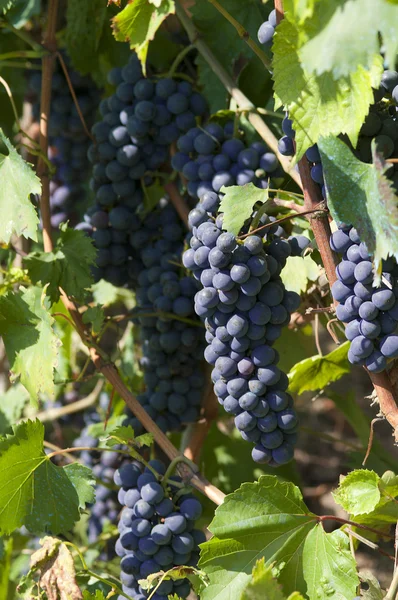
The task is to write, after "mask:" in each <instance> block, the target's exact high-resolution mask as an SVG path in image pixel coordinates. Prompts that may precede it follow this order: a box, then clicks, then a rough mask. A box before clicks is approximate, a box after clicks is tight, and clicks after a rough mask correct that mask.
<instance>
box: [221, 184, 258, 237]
mask: <svg viewBox="0 0 398 600" xmlns="http://www.w3.org/2000/svg"><path fill="white" fill-rule="evenodd" d="M220 191H221V192H222V193H223V194H224V197H223V199H222V200H221V204H220V212H223V213H224V219H223V228H224V229H226V230H227V231H230V232H231V233H233V234H234V235H238V233H239V232H240V230H241V229H242V227H243V225H244V223H245V222H246V221H247V219H249V218H250V216H251V214H252V212H253V206H254V205H255V204H256V202H261V203H262V204H264V203H265V202H266V201H267V200H268V190H260V189H259V188H257V187H256V186H255V185H253V183H246V184H245V185H231V186H228V187H225V186H223V187H222V188H221V190H220Z"/></svg>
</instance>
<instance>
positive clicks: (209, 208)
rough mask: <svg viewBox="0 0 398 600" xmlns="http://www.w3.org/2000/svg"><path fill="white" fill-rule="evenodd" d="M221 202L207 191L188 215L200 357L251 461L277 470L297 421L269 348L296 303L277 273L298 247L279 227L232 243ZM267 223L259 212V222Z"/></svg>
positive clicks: (289, 452)
mask: <svg viewBox="0 0 398 600" xmlns="http://www.w3.org/2000/svg"><path fill="white" fill-rule="evenodd" d="M219 205H220V197H219V195H217V194H216V193H215V192H207V193H205V194H204V196H203V197H202V199H201V201H200V202H199V204H198V205H197V207H196V208H195V209H194V210H192V211H191V213H190V215H189V222H190V225H191V227H192V233H193V235H192V238H191V242H190V245H191V248H190V249H189V250H187V251H186V252H185V253H184V256H183V262H184V265H185V266H186V267H187V268H188V269H190V270H192V273H193V275H194V277H195V278H196V279H198V280H200V282H201V284H202V286H203V289H202V290H201V291H199V292H198V293H197V294H196V296H195V311H196V313H197V314H198V315H199V316H200V317H201V318H202V319H203V320H204V323H205V326H206V341H207V344H208V345H207V348H206V350H205V359H206V361H207V362H208V363H209V364H211V365H213V367H214V369H213V371H212V380H213V383H214V391H215V394H216V396H217V398H218V401H219V403H220V404H221V405H222V406H223V407H224V410H225V411H226V412H227V413H229V414H231V415H234V417H235V425H236V427H237V428H238V429H239V431H240V433H241V435H242V437H243V439H245V440H247V441H249V442H252V443H254V444H256V445H255V447H254V449H253V452H252V456H253V459H254V460H255V461H256V462H260V463H261V462H263V463H269V464H271V465H273V466H277V465H280V464H284V463H286V462H288V461H289V460H291V458H292V457H293V447H294V443H295V441H296V437H297V434H296V431H297V425H298V421H297V416H296V414H295V412H294V409H293V400H292V398H291V396H290V395H289V394H288V393H287V392H286V390H287V388H288V378H287V376H286V374H285V373H283V372H282V371H281V370H280V369H279V368H278V366H277V363H278V360H279V358H278V353H277V352H276V351H275V350H274V349H273V348H272V345H273V343H274V342H275V341H276V340H277V339H278V337H279V336H280V335H281V332H282V327H284V326H286V325H287V324H288V323H289V320H290V313H291V312H293V311H294V310H296V309H297V307H298V305H299V303H300V298H299V296H298V295H297V294H296V293H295V292H288V291H286V290H285V288H284V285H283V283H282V281H281V279H280V272H281V269H282V268H283V266H284V265H285V263H286V258H287V257H288V256H289V255H290V254H292V247H293V248H294V250H293V253H296V254H300V253H301V248H300V247H299V243H298V242H297V240H296V241H295V242H294V243H293V242H292V246H291V244H290V242H289V241H287V240H284V239H281V238H280V237H279V236H280V235H281V234H283V233H284V232H283V230H282V228H281V227H280V226H278V225H277V224H275V225H272V226H271V227H270V228H268V229H267V233H266V234H265V235H264V234H261V233H259V234H253V235H246V236H245V237H244V241H243V242H242V241H238V240H237V239H236V238H235V236H234V235H233V234H232V233H228V232H225V231H223V215H222V213H220V212H219ZM255 214H256V213H254V215H253V216H255ZM267 222H268V223H270V220H269V217H268V216H267V215H262V216H261V218H260V219H259V223H260V224H261V225H264V224H265V223H267ZM246 231H247V227H246V228H244V230H243V233H245V232H246ZM264 243H265V245H264Z"/></svg>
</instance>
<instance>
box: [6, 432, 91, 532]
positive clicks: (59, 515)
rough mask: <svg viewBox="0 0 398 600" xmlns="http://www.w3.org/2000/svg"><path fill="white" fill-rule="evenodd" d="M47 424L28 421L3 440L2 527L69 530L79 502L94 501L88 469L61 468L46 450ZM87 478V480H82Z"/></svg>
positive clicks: (76, 514)
mask: <svg viewBox="0 0 398 600" xmlns="http://www.w3.org/2000/svg"><path fill="white" fill-rule="evenodd" d="M43 440H44V425H43V424H42V423H40V421H38V420H36V421H25V422H23V423H21V424H19V425H16V426H15V427H14V431H13V435H8V436H6V437H4V438H2V439H1V440H0V531H1V532H3V533H5V534H9V533H11V532H12V531H14V530H15V529H17V528H19V527H21V526H22V525H25V526H26V527H27V528H28V529H29V531H31V532H33V533H39V532H43V531H48V530H50V531H52V532H53V533H66V532H67V531H69V530H70V529H71V528H72V527H73V525H74V523H76V521H78V520H79V518H80V513H79V506H83V505H84V503H85V501H86V500H88V499H90V501H92V500H93V495H92V494H90V493H89V492H88V486H91V485H92V484H93V479H92V476H91V471H90V469H87V468H86V467H81V466H80V465H69V466H68V467H57V466H56V465H54V464H53V463H52V462H51V461H50V459H49V458H48V457H47V456H46V454H45V453H44V448H43ZM82 479H84V480H85V481H82Z"/></svg>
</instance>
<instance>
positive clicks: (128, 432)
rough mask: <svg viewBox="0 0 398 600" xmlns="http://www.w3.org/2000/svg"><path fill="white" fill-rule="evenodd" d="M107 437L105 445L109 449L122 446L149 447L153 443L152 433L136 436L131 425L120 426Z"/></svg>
mask: <svg viewBox="0 0 398 600" xmlns="http://www.w3.org/2000/svg"><path fill="white" fill-rule="evenodd" d="M108 436H109V439H108V441H107V445H108V446H110V447H112V446H117V445H119V444H122V445H127V446H129V447H131V446H135V447H136V448H141V447H142V446H151V445H152V443H153V435H152V433H143V434H142V435H137V436H136V435H135V434H134V429H133V428H132V427H131V425H120V426H119V427H116V429H114V430H113V431H111V432H110V433H109V434H108Z"/></svg>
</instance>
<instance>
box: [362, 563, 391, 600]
mask: <svg viewBox="0 0 398 600" xmlns="http://www.w3.org/2000/svg"><path fill="white" fill-rule="evenodd" d="M359 579H360V580H361V583H364V584H365V585H366V589H364V588H362V590H361V598H363V600H383V598H385V593H384V592H383V591H382V589H381V587H380V583H379V582H378V580H377V579H376V577H375V576H374V575H373V573H372V572H371V571H369V570H368V569H363V570H362V571H359Z"/></svg>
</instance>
